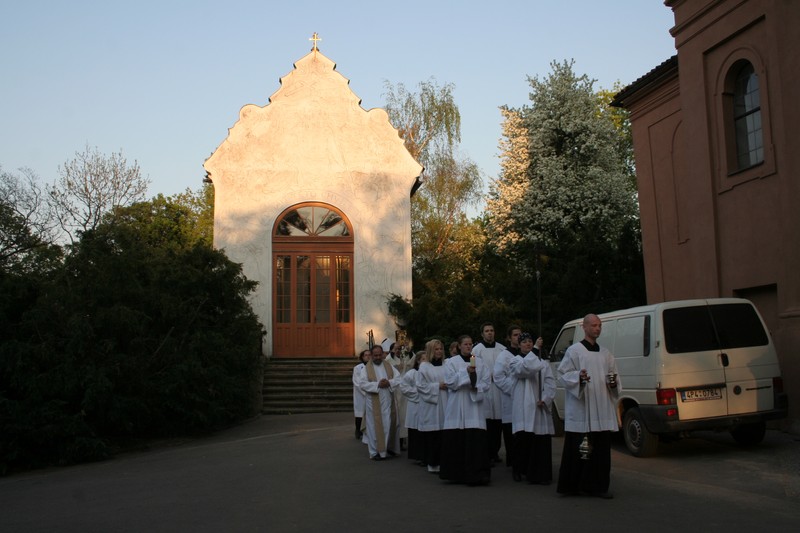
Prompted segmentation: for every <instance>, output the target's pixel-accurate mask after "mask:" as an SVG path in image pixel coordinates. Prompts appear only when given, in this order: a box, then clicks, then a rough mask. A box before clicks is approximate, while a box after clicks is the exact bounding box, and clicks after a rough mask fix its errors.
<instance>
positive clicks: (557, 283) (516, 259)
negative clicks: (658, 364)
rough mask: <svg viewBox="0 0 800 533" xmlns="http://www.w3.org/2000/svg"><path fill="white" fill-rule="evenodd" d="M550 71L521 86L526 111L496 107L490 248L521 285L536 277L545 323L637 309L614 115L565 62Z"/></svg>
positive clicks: (631, 226) (633, 201)
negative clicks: (497, 153) (499, 121)
mask: <svg viewBox="0 0 800 533" xmlns="http://www.w3.org/2000/svg"><path fill="white" fill-rule="evenodd" d="M551 67H552V72H551V73H550V74H549V75H548V76H546V77H545V78H543V79H540V78H529V80H528V81H529V83H530V86H531V92H530V104H529V105H526V106H523V107H522V108H520V109H510V108H502V109H501V112H502V114H503V131H502V133H503V139H502V140H501V143H500V148H501V173H500V176H499V177H498V179H497V180H496V181H495V182H494V183H493V184H492V186H491V188H490V199H489V201H488V203H487V217H486V218H487V231H488V239H489V242H490V243H491V244H492V245H493V246H494V247H495V249H496V251H497V253H498V254H499V255H500V256H502V257H504V258H505V260H506V261H508V262H510V264H513V265H514V266H515V267H516V268H517V269H518V271H519V272H520V273H521V275H522V276H523V277H527V278H528V279H529V280H531V279H532V278H533V276H534V274H536V275H537V278H536V279H537V281H538V280H539V277H538V275H539V274H541V275H542V278H541V281H542V286H543V287H544V290H543V296H542V298H541V299H542V300H543V301H544V303H545V308H546V309H545V315H546V316H549V317H551V318H553V319H554V320H561V319H568V318H574V316H579V314H580V313H585V312H587V311H589V310H593V311H596V312H599V310H602V309H604V308H605V309H607V308H609V307H614V306H616V305H627V304H638V303H643V299H644V285H643V267H642V260H641V237H640V230H639V211H638V203H637V198H636V189H635V181H634V180H633V179H632V177H631V171H630V163H631V161H630V154H629V153H627V152H626V151H625V150H621V149H620V147H621V146H622V144H621V136H623V137H624V135H625V133H626V132H624V131H621V130H620V128H619V125H618V124H617V123H616V122H619V119H620V116H619V114H618V113H612V112H608V111H607V110H606V109H605V108H604V105H605V102H606V101H607V100H608V98H607V96H604V95H603V93H596V92H595V91H594V89H593V83H594V82H593V81H592V80H590V79H589V78H588V77H587V76H585V75H583V76H577V75H576V74H575V73H574V72H573V69H572V62H566V61H565V62H562V63H557V62H554V63H552V64H551ZM615 121H616V122H615ZM528 285H529V286H530V283H529V284H528ZM548 299H549V302H548ZM532 303H533V302H532V301H530V296H528V305H531V304H532ZM537 303H541V302H537Z"/></svg>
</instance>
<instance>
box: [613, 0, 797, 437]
mask: <svg viewBox="0 0 800 533" xmlns="http://www.w3.org/2000/svg"><path fill="white" fill-rule="evenodd" d="M664 3H665V4H666V6H667V7H669V8H671V9H672V11H673V13H674V16H675V26H674V27H673V28H672V29H671V30H670V33H671V34H672V36H673V37H674V38H675V47H676V49H677V54H676V55H675V56H674V57H672V58H671V59H669V60H667V61H665V62H664V63H663V64H661V65H660V66H658V67H656V68H655V69H653V70H652V71H651V72H649V73H648V74H646V75H645V76H643V77H642V78H640V79H639V80H637V81H635V82H634V83H633V84H631V85H630V86H628V87H626V88H625V89H624V90H622V91H621V92H620V93H618V94H617V95H616V97H615V101H614V102H613V103H612V105H617V106H620V107H624V108H626V109H628V110H629V111H630V117H631V123H632V132H633V143H634V152H635V157H636V174H637V181H638V189H639V205H640V212H641V223H642V246H643V252H644V263H645V276H646V285H647V299H648V302H649V303H657V302H661V301H666V300H678V299H685V298H708V297H728V296H736V297H742V298H747V299H749V300H752V301H753V303H755V305H756V306H757V307H758V309H759V311H760V313H761V314H762V316H763V317H764V320H765V322H766V323H767V327H768V328H769V330H770V332H771V333H772V337H773V339H774V342H775V345H776V349H777V351H778V356H779V358H780V364H781V372H782V375H783V380H784V385H785V389H786V390H787V392H788V393H789V397H790V398H792V397H795V398H796V397H797V396H798V395H800V358H798V357H797V354H798V353H800V275H798V272H800V239H798V237H797V236H798V235H800V211H798V209H797V205H798V203H800V151H798V150H797V149H796V148H795V145H796V144H797V139H798V138H800V90H799V89H798V84H797V76H798V75H797V73H798V72H800V54H798V53H796V50H797V49H798V47H800V32H798V31H797V28H798V27H800V4H798V3H797V2H793V1H790V0H692V1H688V0H667V1H665V2H664ZM799 405H800V403H798V402H797V401H791V400H790V407H789V409H790V411H789V418H790V420H792V421H794V423H795V424H798V425H800V422H798V418H800V409H798V406H799Z"/></svg>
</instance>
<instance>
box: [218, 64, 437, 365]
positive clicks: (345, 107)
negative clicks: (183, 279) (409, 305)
mask: <svg viewBox="0 0 800 533" xmlns="http://www.w3.org/2000/svg"><path fill="white" fill-rule="evenodd" d="M204 166H205V168H206V170H207V172H208V174H209V177H210V178H211V180H212V182H213V184H214V192H215V215H214V217H215V218H214V244H215V246H216V247H217V248H220V249H223V250H224V251H225V252H226V253H227V255H228V257H230V258H231V260H233V261H235V262H237V263H242V264H243V268H244V272H245V275H246V276H247V277H248V278H250V279H253V280H256V281H258V282H259V286H258V289H257V290H256V292H255V293H254V294H253V296H252V304H253V308H254V310H255V312H256V313H257V314H258V316H259V317H260V318H261V321H262V323H263V324H264V326H265V327H266V329H267V337H266V339H265V342H264V353H265V355H267V356H271V355H272V336H271V329H272V302H271V296H272V260H271V258H272V237H271V233H272V229H273V226H274V224H275V222H276V219H277V217H278V216H279V215H280V214H281V212H283V211H284V210H285V209H286V208H287V207H290V206H292V205H295V204H299V203H301V202H310V201H316V202H325V203H327V204H330V205H333V206H335V207H337V208H338V209H340V210H341V211H342V212H343V213H344V214H345V215H346V216H347V217H348V219H349V220H350V222H351V223H352V226H353V234H354V235H353V236H354V257H353V259H354V307H355V309H354V311H355V335H354V338H355V342H354V346H353V352H354V353H355V352H357V351H358V350H359V349H360V348H362V347H363V346H365V344H366V340H367V332H368V331H369V330H373V332H374V334H375V337H376V339H377V340H378V341H379V340H380V339H383V338H384V337H390V336H392V335H393V334H394V330H395V329H396V328H395V326H394V323H393V321H392V320H391V318H390V317H389V316H388V315H387V313H386V298H387V295H388V294H390V293H396V294H400V295H403V296H405V297H410V296H411V222H410V209H411V206H410V198H409V195H410V191H411V188H412V186H413V184H414V183H415V180H416V178H417V177H418V176H419V175H420V173H421V172H422V167H421V166H420V165H419V164H418V163H417V162H416V161H415V160H414V159H413V158H412V157H411V156H410V154H409V153H408V151H407V150H406V149H405V147H404V146H403V141H402V139H401V138H400V137H399V135H398V134H397V130H395V129H394V128H393V127H392V126H391V124H390V123H389V120H388V115H387V114H386V112H385V111H384V110H382V109H372V110H370V111H366V110H364V109H363V108H362V107H361V106H360V100H359V98H358V97H357V96H356V95H355V94H354V93H353V92H352V91H351V90H350V89H349V87H348V80H347V79H346V78H344V77H343V76H342V75H341V74H339V73H338V72H336V71H335V64H334V63H333V62H332V61H331V60H330V59H328V58H327V57H325V56H323V55H322V54H321V53H320V52H318V51H312V52H311V53H309V54H308V55H306V56H305V57H303V58H302V59H300V60H299V61H298V62H297V63H296V64H295V70H294V71H292V72H290V73H289V74H288V75H287V76H285V77H283V78H282V79H281V87H280V89H279V90H278V91H277V92H275V94H273V95H272V97H271V98H270V103H269V104H268V105H266V106H263V107H259V106H256V105H246V106H245V107H243V108H242V110H241V112H240V116H239V120H238V122H237V123H236V124H234V126H233V127H232V128H231V129H230V130H229V135H228V138H227V139H226V140H225V141H223V142H222V144H221V145H220V146H219V147H218V148H217V150H216V151H215V152H214V153H213V154H212V155H211V157H210V158H209V159H208V160H207V161H206V162H205V165H204ZM321 355H322V354H321Z"/></svg>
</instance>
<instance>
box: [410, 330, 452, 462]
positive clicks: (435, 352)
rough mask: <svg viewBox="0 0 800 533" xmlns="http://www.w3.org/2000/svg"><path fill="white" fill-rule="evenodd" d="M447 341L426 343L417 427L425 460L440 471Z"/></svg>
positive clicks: (418, 388) (419, 376)
mask: <svg viewBox="0 0 800 533" xmlns="http://www.w3.org/2000/svg"><path fill="white" fill-rule="evenodd" d="M443 362H444V344H442V341H440V340H438V339H433V340H431V341H428V342H427V343H426V344H425V352H424V353H423V355H422V358H421V361H420V364H419V371H418V373H417V390H418V391H419V399H420V402H419V412H418V418H417V430H418V431H419V435H420V437H421V438H420V444H421V446H422V457H421V460H422V462H423V463H424V464H425V465H427V467H428V472H432V473H437V472H439V461H440V458H441V452H442V426H443V425H444V408H445V405H446V404H447V385H445V383H444V365H443Z"/></svg>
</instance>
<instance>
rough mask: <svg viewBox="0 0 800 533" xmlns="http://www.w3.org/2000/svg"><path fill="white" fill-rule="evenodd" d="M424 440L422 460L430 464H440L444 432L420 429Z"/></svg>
mask: <svg viewBox="0 0 800 533" xmlns="http://www.w3.org/2000/svg"><path fill="white" fill-rule="evenodd" d="M419 434H420V437H421V440H422V453H423V458H422V460H423V461H425V464H426V465H428V466H439V464H440V463H441V457H442V432H441V431H420V432H419Z"/></svg>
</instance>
